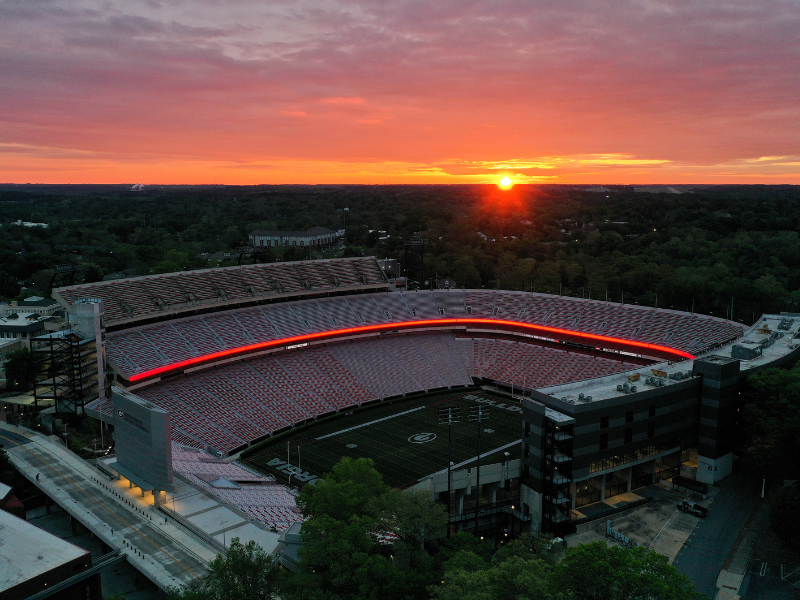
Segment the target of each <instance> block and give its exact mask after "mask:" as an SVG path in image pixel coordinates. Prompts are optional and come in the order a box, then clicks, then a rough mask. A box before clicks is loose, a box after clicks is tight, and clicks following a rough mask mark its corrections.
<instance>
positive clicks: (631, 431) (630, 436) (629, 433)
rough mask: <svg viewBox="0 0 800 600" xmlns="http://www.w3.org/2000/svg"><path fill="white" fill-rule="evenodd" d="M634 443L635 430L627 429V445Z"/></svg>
mask: <svg viewBox="0 0 800 600" xmlns="http://www.w3.org/2000/svg"><path fill="white" fill-rule="evenodd" d="M632 441H633V429H631V428H630V427H627V428H626V429H625V443H626V444H630V443H631V442H632Z"/></svg>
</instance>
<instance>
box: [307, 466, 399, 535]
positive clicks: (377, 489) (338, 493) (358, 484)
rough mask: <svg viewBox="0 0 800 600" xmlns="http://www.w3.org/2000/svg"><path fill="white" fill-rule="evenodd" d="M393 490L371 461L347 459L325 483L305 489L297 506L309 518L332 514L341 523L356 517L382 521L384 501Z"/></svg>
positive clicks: (336, 467) (319, 482) (334, 468)
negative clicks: (382, 499) (367, 517)
mask: <svg viewBox="0 0 800 600" xmlns="http://www.w3.org/2000/svg"><path fill="white" fill-rule="evenodd" d="M388 491H389V486H387V485H386V484H385V483H383V477H381V474H380V473H378V471H376V470H375V463H374V462H373V461H372V459H369V458H359V459H356V460H353V459H352V458H350V457H347V456H346V457H344V458H342V460H340V461H339V463H337V464H336V466H334V467H333V470H332V471H331V472H330V473H328V474H327V475H326V476H325V480H324V481H318V482H317V483H316V484H315V485H307V486H305V487H303V489H302V490H301V492H300V495H299V496H298V498H297V505H298V506H299V507H300V510H301V511H302V513H303V516H305V517H312V516H316V517H318V516H322V515H328V516H329V517H331V518H332V519H335V520H337V521H347V520H348V519H349V518H350V517H354V516H359V517H361V516H371V517H373V518H376V519H377V518H378V516H379V514H380V512H381V498H382V496H383V495H384V494H386V493H387V492H388Z"/></svg>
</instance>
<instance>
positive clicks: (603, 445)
mask: <svg viewBox="0 0 800 600" xmlns="http://www.w3.org/2000/svg"><path fill="white" fill-rule="evenodd" d="M607 449H608V434H607V433H601V434H600V450H607Z"/></svg>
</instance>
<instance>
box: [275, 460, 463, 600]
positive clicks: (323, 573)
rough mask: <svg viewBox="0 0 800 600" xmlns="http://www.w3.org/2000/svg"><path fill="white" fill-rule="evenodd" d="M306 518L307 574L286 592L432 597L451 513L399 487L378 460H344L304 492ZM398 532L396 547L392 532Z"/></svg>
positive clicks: (406, 599) (339, 598)
mask: <svg viewBox="0 0 800 600" xmlns="http://www.w3.org/2000/svg"><path fill="white" fill-rule="evenodd" d="M298 505H299V506H300V507H301V510H302V511H303V514H304V515H305V516H306V517H307V519H306V521H305V522H304V523H303V529H302V533H301V535H302V539H303V547H302V548H301V549H300V551H299V556H300V573H299V574H297V575H295V576H293V577H291V578H290V580H289V581H288V585H287V589H286V593H285V594H286V596H287V597H288V598H292V599H297V600H300V599H302V600H307V599H311V600H316V599H319V600H322V599H325V600H345V599H348V600H349V599H352V600H356V599H359V600H360V599H371V598H380V599H381V600H393V599H397V600H401V599H402V600H410V599H413V598H419V599H420V600H422V599H423V598H427V595H426V588H427V587H428V586H429V585H431V584H432V583H433V582H434V581H436V580H437V578H438V577H439V572H438V567H437V562H436V559H435V558H434V557H433V555H432V552H431V550H432V549H433V548H435V547H436V545H437V544H438V543H439V541H440V540H443V539H444V537H445V535H446V531H447V530H446V524H447V517H446V515H445V514H444V512H443V510H442V508H441V507H440V506H437V505H435V504H434V502H433V500H431V499H430V496H429V495H428V494H420V493H406V492H400V491H392V490H390V488H389V487H388V486H387V485H386V484H384V483H383V479H382V477H381V475H380V474H379V473H378V472H377V471H376V470H375V468H374V466H373V462H372V460H370V459H364V458H361V459H357V460H353V459H351V458H343V459H342V460H341V461H340V462H339V463H338V464H337V465H336V466H335V467H334V468H333V470H332V471H331V472H330V473H328V474H326V476H325V479H324V481H321V482H319V483H317V484H315V485H307V486H305V487H304V488H303V490H302V491H301V493H300V496H299V497H298ZM388 535H393V536H396V539H395V542H394V545H393V546H389V545H387V544H385V542H384V541H383V540H384V539H385V537H386V536H388Z"/></svg>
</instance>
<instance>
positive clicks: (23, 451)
mask: <svg viewBox="0 0 800 600" xmlns="http://www.w3.org/2000/svg"><path fill="white" fill-rule="evenodd" d="M0 443H2V444H4V445H5V447H6V449H7V450H8V454H9V457H10V459H11V462H12V463H13V464H14V466H15V467H16V468H17V469H18V470H19V471H20V472H21V473H22V474H23V475H24V476H25V477H27V478H28V479H29V480H30V481H31V482H33V483H34V484H35V485H37V486H38V487H39V488H40V489H41V490H42V491H43V492H44V493H45V494H47V495H48V496H49V497H50V498H51V499H52V500H53V501H55V502H56V503H57V504H58V505H59V506H61V507H62V508H64V510H66V511H67V512H68V513H69V514H70V515H72V517H74V518H75V519H77V520H78V521H79V522H80V523H82V524H83V525H84V526H85V527H86V528H87V529H89V530H90V531H92V533H94V534H95V535H96V536H97V537H99V538H100V539H101V540H103V542H104V543H105V544H107V545H108V546H109V547H110V548H112V549H114V550H120V551H121V552H123V553H124V554H126V556H127V560H128V562H130V563H131V564H132V565H133V566H135V567H136V568H137V569H138V570H139V571H140V572H141V573H143V574H144V575H145V576H147V577H148V578H149V579H150V580H151V581H153V582H154V583H155V584H156V585H158V586H159V587H160V588H162V589H166V588H168V587H170V586H179V585H183V584H185V583H188V582H189V581H192V580H194V579H197V578H200V577H202V576H203V575H205V573H206V568H207V564H208V563H209V562H210V561H211V560H213V559H214V557H215V556H216V555H217V552H216V551H215V550H214V549H212V548H210V547H209V546H208V545H206V544H205V543H203V542H202V541H200V540H199V539H198V538H197V537H195V536H193V535H191V534H189V533H188V532H187V531H186V530H185V529H184V528H182V527H181V526H180V525H177V524H175V523H173V522H172V520H171V519H169V520H168V522H167V523H165V522H164V517H163V515H161V514H160V513H158V512H156V511H155V510H153V508H152V507H151V506H148V505H147V504H146V503H145V502H144V501H142V502H137V500H136V499H135V498H134V497H133V495H132V494H130V493H127V494H126V493H125V491H124V490H122V489H121V488H120V485H119V484H118V483H117V482H110V481H108V477H106V476H104V475H103V474H102V473H100V472H98V471H96V470H95V469H94V468H93V467H92V466H91V465H89V464H87V463H86V462H85V461H83V460H82V459H80V458H79V457H78V456H76V455H75V454H73V453H72V452H70V451H69V450H67V449H66V448H65V447H64V446H62V445H60V444H58V443H56V442H54V441H51V440H49V439H47V438H46V437H45V436H43V435H40V434H37V433H34V432H31V431H29V430H27V429H23V428H20V427H14V426H12V425H8V424H6V423H0ZM37 473H39V474H40V475H39V479H38V481H37V479H36V475H37Z"/></svg>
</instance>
